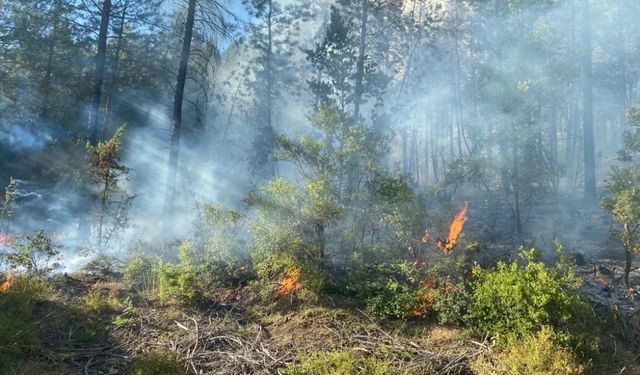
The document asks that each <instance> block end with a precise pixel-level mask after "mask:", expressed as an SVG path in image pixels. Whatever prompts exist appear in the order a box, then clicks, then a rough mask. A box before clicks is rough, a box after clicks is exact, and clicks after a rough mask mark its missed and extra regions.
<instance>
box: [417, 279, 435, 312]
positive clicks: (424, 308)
mask: <svg viewBox="0 0 640 375" xmlns="http://www.w3.org/2000/svg"><path fill="white" fill-rule="evenodd" d="M437 284H438V283H437V281H436V279H435V278H429V279H427V281H425V282H424V283H422V285H421V286H420V291H419V293H418V303H417V304H416V305H415V306H414V307H413V308H412V309H411V312H410V315H411V316H413V317H421V316H426V315H428V314H429V313H430V312H431V311H433V304H434V303H435V301H436V294H437Z"/></svg>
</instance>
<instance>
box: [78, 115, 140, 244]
mask: <svg viewBox="0 0 640 375" xmlns="http://www.w3.org/2000/svg"><path fill="white" fill-rule="evenodd" d="M123 136H124V126H121V127H119V128H118V129H117V130H116V131H115V133H114V134H113V136H112V137H111V138H110V139H109V140H107V141H104V142H102V141H101V142H98V144H97V145H95V146H93V145H91V144H89V143H87V145H86V149H87V158H86V160H87V174H88V177H89V179H90V181H91V183H92V184H93V192H92V195H93V196H94V198H95V199H96V201H97V202H98V206H97V211H96V213H95V216H96V224H95V226H96V237H97V244H96V245H97V247H98V249H99V250H102V249H103V248H104V247H105V246H106V245H107V244H108V243H109V241H110V240H111V239H112V238H113V237H114V236H115V235H117V233H118V231H119V230H121V229H122V228H125V227H126V226H127V222H128V210H129V207H130V206H131V203H132V201H133V198H134V197H133V196H130V195H129V194H128V192H127V191H126V190H125V189H124V188H123V187H122V185H123V183H124V182H125V181H126V180H127V178H128V174H129V168H128V167H126V166H125V165H123V164H121V162H120V151H121V148H122V138H123Z"/></svg>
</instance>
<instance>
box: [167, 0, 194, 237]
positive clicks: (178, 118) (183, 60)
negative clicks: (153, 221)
mask: <svg viewBox="0 0 640 375" xmlns="http://www.w3.org/2000/svg"><path fill="white" fill-rule="evenodd" d="M195 13H196V0H189V8H188V10H187V23H186V25H185V30H184V39H183V41H182V52H181V54H180V68H179V70H178V78H177V81H176V93H175V97H174V101H173V115H172V118H171V146H170V150H169V171H168V177H167V196H166V200H165V205H164V224H165V225H164V232H165V234H166V235H170V230H171V224H172V220H173V204H174V200H175V195H176V184H177V174H178V154H179V150H180V130H181V129H182V101H183V97H184V86H185V81H186V79H187V67H188V64H189V54H190V51H191V39H192V38H193V24H194V20H195Z"/></svg>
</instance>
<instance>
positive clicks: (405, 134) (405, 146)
mask: <svg viewBox="0 0 640 375" xmlns="http://www.w3.org/2000/svg"><path fill="white" fill-rule="evenodd" d="M409 168H410V166H409V130H408V129H407V128H406V127H404V128H402V174H404V175H408V174H409Z"/></svg>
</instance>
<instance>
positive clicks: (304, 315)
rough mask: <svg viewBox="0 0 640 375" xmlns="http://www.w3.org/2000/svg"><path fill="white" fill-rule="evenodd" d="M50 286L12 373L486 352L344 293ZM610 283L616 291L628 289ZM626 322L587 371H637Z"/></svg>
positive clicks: (262, 367) (87, 279)
mask: <svg viewBox="0 0 640 375" xmlns="http://www.w3.org/2000/svg"><path fill="white" fill-rule="evenodd" d="M602 267H604V266H602ZM590 269H591V268H590V267H589V266H585V268H584V270H585V272H586V273H585V275H584V277H585V285H587V286H588V287H586V288H585V291H587V292H589V293H594V292H598V294H602V293H600V292H599V291H602V290H604V289H603V287H604V284H603V283H602V280H598V278H597V277H596V276H594V274H593V272H591V275H590V276H589V274H588V270H590ZM602 278H603V277H602V276H601V277H600V279H602ZM53 285H54V290H55V293H54V295H53V296H52V298H51V299H50V302H47V303H45V304H43V305H40V306H38V307H37V311H36V315H35V317H34V321H35V322H36V324H35V326H37V327H38V328H39V329H40V330H41V332H42V335H41V336H42V340H43V343H42V344H43V349H44V350H42V351H41V355H40V356H38V357H33V358H30V359H29V360H28V361H26V362H22V363H20V364H19V365H17V366H16V367H14V369H15V371H14V373H15V374H35V373H38V374H60V375H65V374H124V373H133V372H131V371H132V364H135V363H136V361H137V366H145V365H147V366H160V367H162V363H163V361H171V360H174V359H177V360H178V361H179V362H180V363H181V366H182V367H181V370H180V371H181V372H176V373H183V372H182V371H185V372H184V373H188V374H200V373H203V374H279V373H287V372H286V367H287V365H289V364H291V363H295V362H299V361H300V360H301V358H310V357H309V356H313V353H318V352H330V353H336V356H338V357H337V358H341V359H340V360H352V358H380V359H383V361H382V362H381V363H382V364H381V365H380V366H381V367H380V368H383V370H382V371H383V372H380V373H385V372H384V368H392V369H393V370H394V373H396V372H395V371H403V370H404V371H405V372H404V373H407V374H471V371H470V369H469V363H470V361H471V360H472V359H473V358H475V357H476V356H478V355H481V354H482V353H485V352H487V351H490V350H491V349H490V348H489V346H488V342H486V341H485V342H479V341H474V340H472V339H470V338H469V337H466V336H465V335H464V334H463V332H462V331H460V330H459V329H457V328H452V327H446V326H441V325H437V324H434V323H429V322H426V321H424V320H408V321H397V322H379V321H375V320H374V319H371V318H370V317H369V316H367V315H366V314H365V313H364V312H362V311H361V310H359V309H358V308H357V307H356V306H355V304H354V303H352V301H350V300H349V299H345V298H344V297H336V298H330V297H327V298H326V299H325V300H323V301H316V302H314V303H309V302H302V301H300V300H296V297H285V298H283V299H282V300H280V301H277V302H273V303H270V304H267V303H264V302H262V301H261V299H260V298H259V296H258V295H257V292H256V289H255V288H254V287H252V286H240V287H237V288H216V287H211V288H209V289H208V290H207V291H206V298H205V299H204V301H207V302H206V303H202V304H200V305H198V306H193V307H188V308H185V307H175V306H166V305H161V304H160V303H159V301H157V300H153V299H147V298H140V297H138V298H136V297H134V296H136V295H139V294H137V293H135V291H133V290H130V289H128V288H127V286H126V285H125V283H124V282H123V281H122V280H121V278H120V277H118V276H117V275H111V276H101V277H99V276H95V275H87V274H75V275H59V276H57V277H55V278H54V279H53ZM608 288H609V289H608V291H609V292H608V293H609V294H610V295H611V296H614V295H615V296H617V297H615V298H624V297H623V296H624V295H625V293H627V294H626V295H627V296H628V293H629V292H628V291H623V290H621V288H620V287H619V286H617V285H611V286H609V287H608ZM611 298H613V297H611ZM603 301H604V303H606V304H607V305H605V304H603V305H601V307H602V308H615V307H614V306H615V303H616V302H614V300H613V299H609V300H607V299H605V300H603ZM636 307H637V306H636ZM634 308H635V307H634ZM625 330H627V331H629V332H632V330H635V334H633V335H631V334H630V336H629V337H622V336H621V335H620V334H618V333H613V332H605V333H603V335H602V338H601V340H602V343H603V345H602V347H603V348H609V349H606V350H607V352H608V353H612V349H611V348H613V352H614V355H607V356H606V358H604V359H601V360H598V361H597V363H594V364H593V365H592V367H591V370H590V372H589V373H590V374H596V375H599V374H602V375H605V374H607V375H609V374H640V363H638V358H637V354H635V353H636V352H635V351H634V350H637V346H636V347H635V349H634V345H633V343H632V341H631V340H638V338H639V337H640V336H638V335H639V332H640V327H623V328H622V329H621V331H625ZM635 344H636V345H637V344H638V342H636V343H635ZM167 353H173V354H167ZM165 356H171V357H170V358H165ZM342 356H346V357H342ZM336 360H338V359H336ZM145 363H146V364H145ZM149 363H152V364H151V365H149ZM385 366H388V367H385ZM141 373H142V374H147V373H149V374H155V373H158V374H172V372H153V370H151V371H150V372H141ZM398 373H400V372H398Z"/></svg>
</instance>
